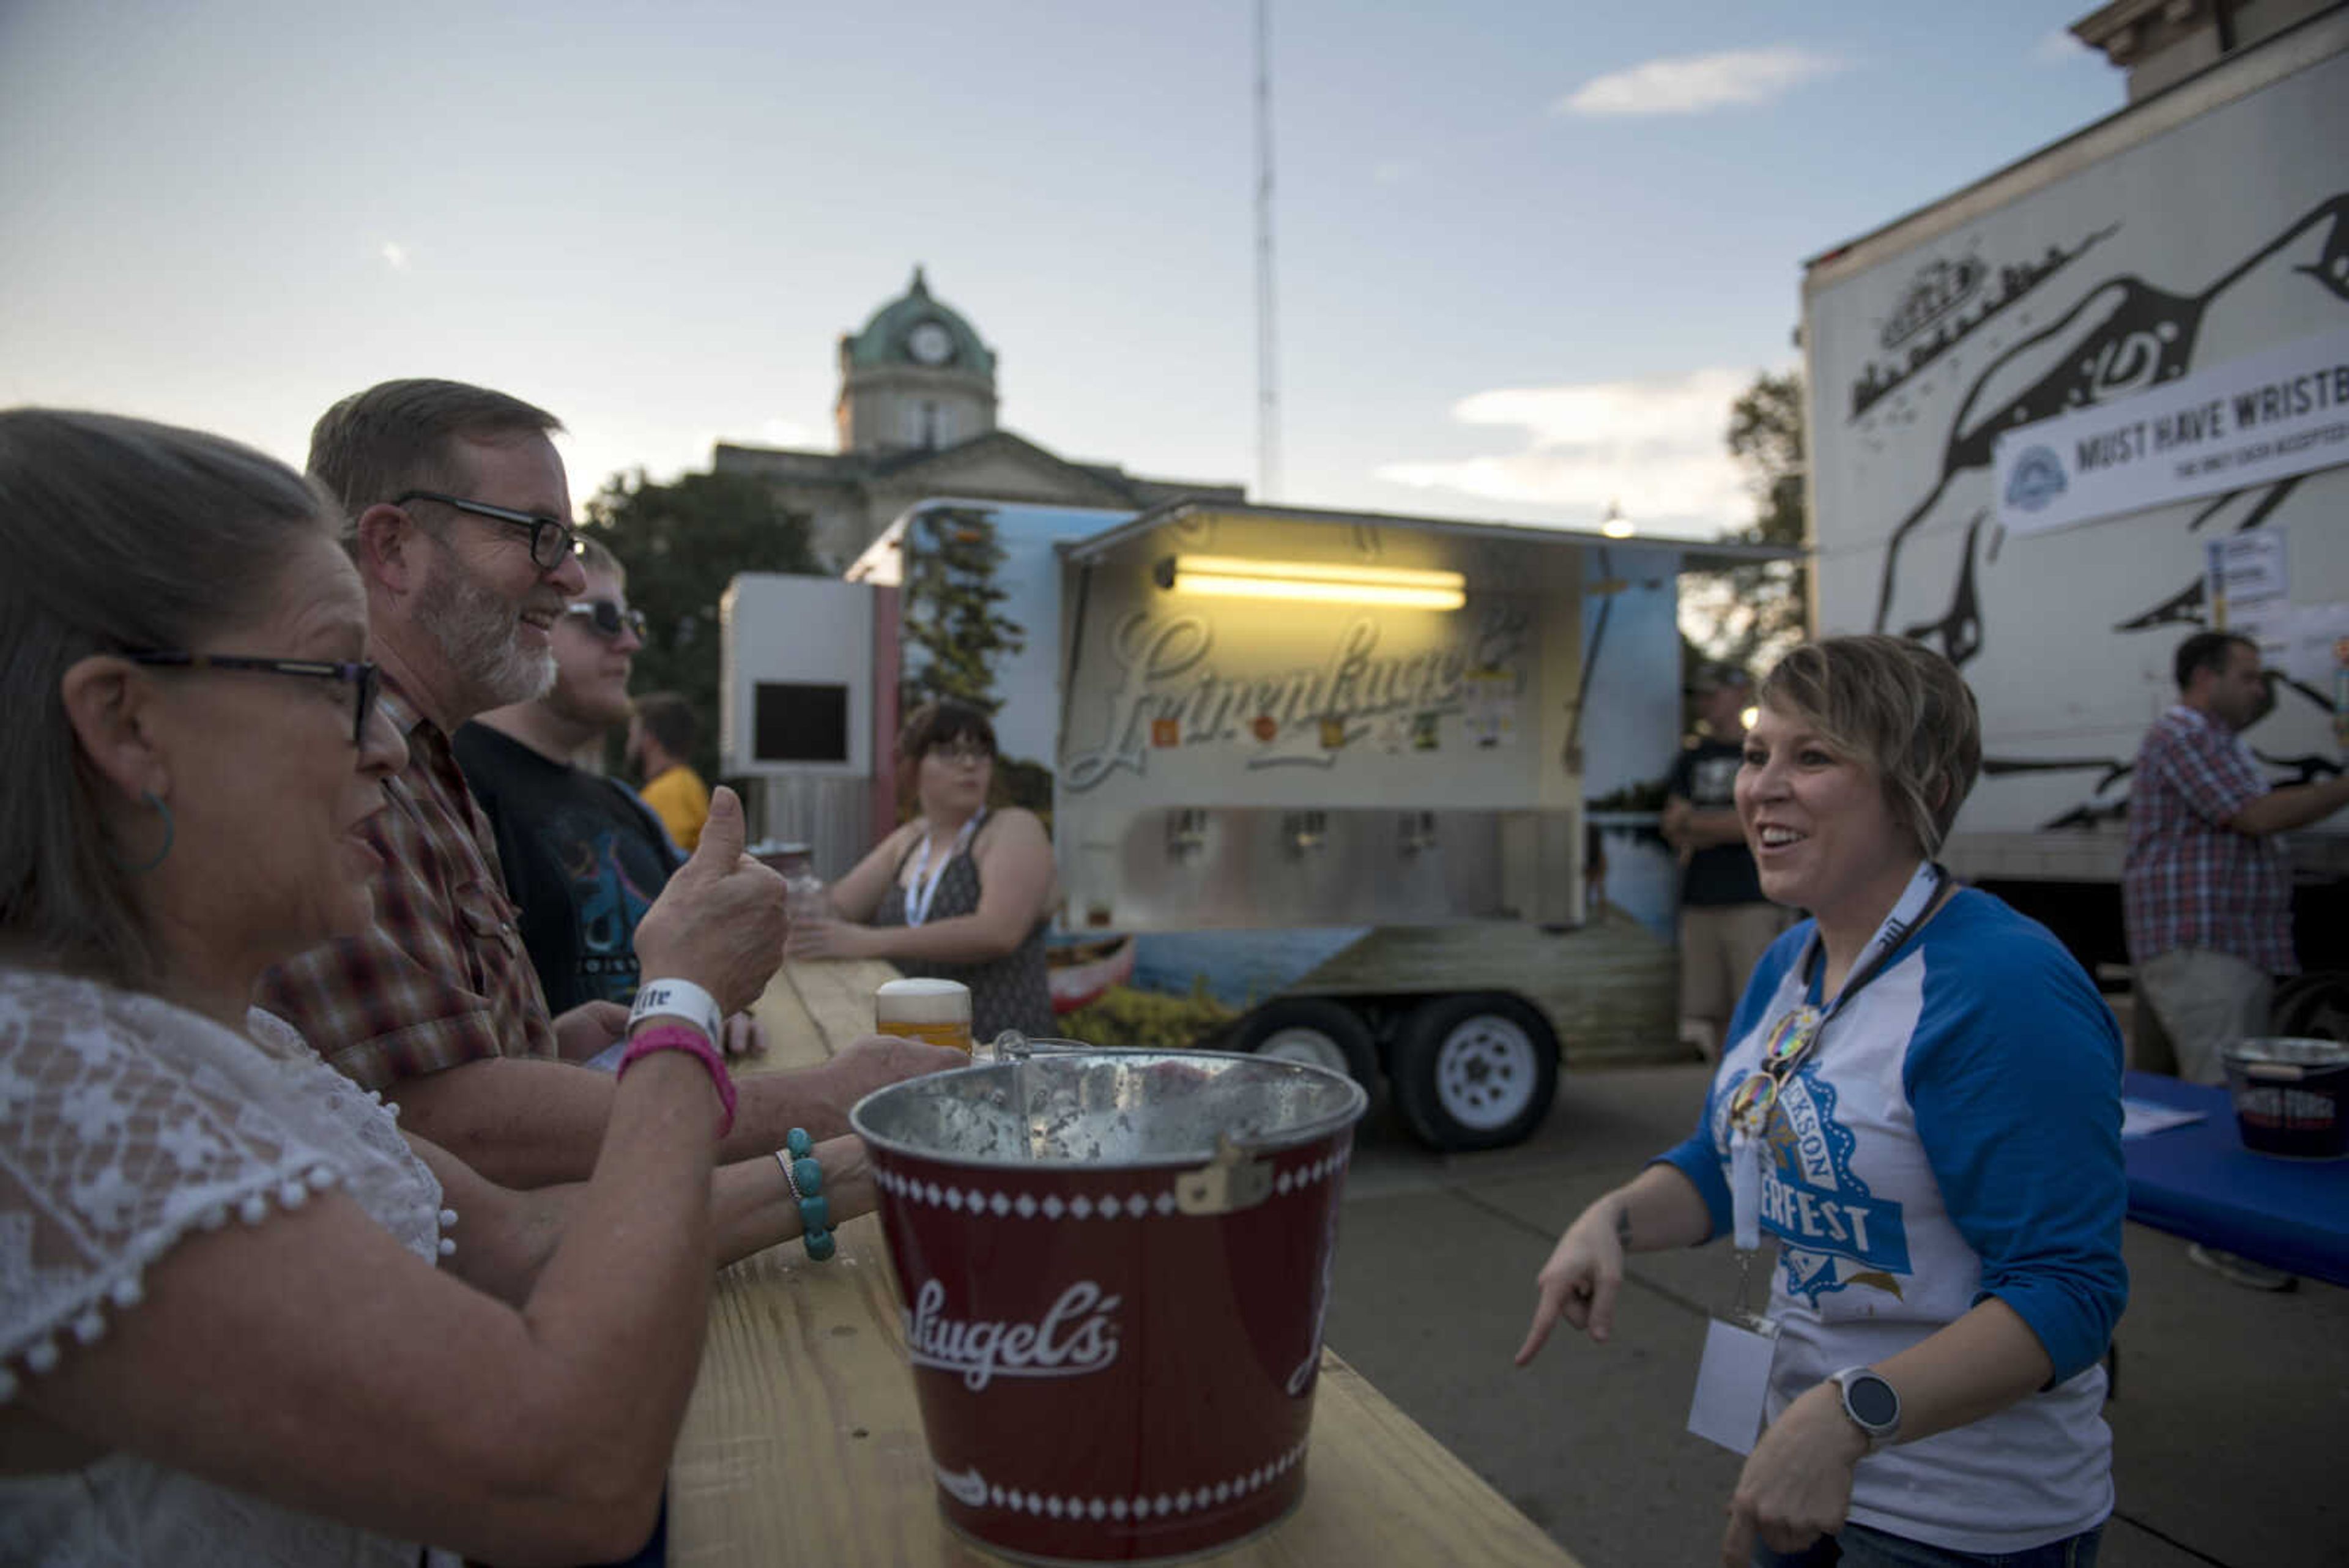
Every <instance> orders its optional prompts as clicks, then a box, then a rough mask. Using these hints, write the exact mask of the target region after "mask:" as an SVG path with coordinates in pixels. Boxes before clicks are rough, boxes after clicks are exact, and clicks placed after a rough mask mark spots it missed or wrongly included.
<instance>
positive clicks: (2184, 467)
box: [1802, 7, 2349, 1033]
mask: <svg viewBox="0 0 2349 1568" xmlns="http://www.w3.org/2000/svg"><path fill="white" fill-rule="evenodd" d="M2220 9H2221V11H2222V12H2223V11H2224V10H2225V9H2226V8H2224V7H2221V8H2220ZM2102 15H2103V14H2102V13H2099V16H2102ZM2095 21H2096V18H2091V23H2094V22H2095ZM2083 26H2084V27H2086V26H2090V24H2087V23H2084V24H2083ZM2344 149H2349V9H2344V8H2341V7H2335V8H2333V9H2332V10H2330V11H2327V12H2324V13H2323V14H2322V15H2320V16H2315V17H2313V19H2310V20H2308V21H2305V22H2302V23H2301V24H2300V25H2299V26H2294V27H2292V28H2290V29H2288V30H2285V31H2282V32H2281V33H2278V34H2276V35H2275V36H2270V37H2266V38H2264V39H2261V40H2260V41H2258V42H2256V43H2253V44H2251V45H2250V46H2249V47H2240V48H2238V49H2237V50H2236V51H2235V52H2234V53H2232V54H2229V55H2227V56H2225V57H2223V58H2220V60H2219V61H2218V62H2217V63H2216V64H2214V65H2211V66H2209V67H2208V68H2205V69H2202V70H2200V71H2199V73H2197V74H2194V75H2191V76H2189V77H2187V78H2185V79H2183V80H2181V81H2178V82H2177V83H2176V84H2175V85H2172V86H2169V87H2168V88H2164V89H2163V90H2159V91H2157V92H2152V93H2150V94H2148V95H2147V96H2144V97H2142V98H2141V99H2139V100H2138V101H2137V102H2135V103H2132V104H2131V105H2130V106H2129V107H2128V108H2127V109H2123V110H2122V111H2120V112H2119V113H2116V114H2115V115H2113V116H2111V117H2110V118H2108V119H2104V120H2101V121H2099V122H2097V123H2095V124H2094V125H2091V126H2089V127H2088V128H2087V129H2085V130H2082V131H2080V132H2079V133H2077V134H2076V135H2074V136H2071V137H2069V138H2067V139H2065V140H2063V141H2060V142H2058V143H2056V144H2055V145H2054V146H2051V147H2048V148H2046V149H2044V150H2043V151H2039V152H2037V153H2034V154H2033V155H2032V156H2030V157H2028V158H2025V159H2023V160H2022V161H2020V162H2017V163H2015V164H2013V165H2012V166H2010V167H2008V168H2005V169H2002V170H2000V171H1997V172H1995V173H1992V174H1991V175H1989V176H1987V177H1986V178H1984V179H1982V180H1981V181H1979V182H1976V183H1974V184H1972V185H1970V186H1968V187H1967V188H1965V189H1964V190H1961V191H1959V192H1956V193H1954V194H1952V195H1951V196H1949V197H1947V198H1946V199H1944V200H1942V201H1940V202H1934V203H1933V204H1932V205H1930V206H1928V207H1925V208H1923V209H1921V210H1920V211H1918V212H1915V213H1909V214H1908V215H1907V216H1905V217H1902V218H1900V219H1899V220H1898V221H1896V222H1894V223H1889V224H1888V225H1886V226H1885V227H1883V228H1881V229H1878V230H1877V231H1876V232H1874V233H1872V234H1866V235H1864V236H1862V237H1860V238H1858V239H1855V240H1853V241H1851V242H1850V243H1849V244H1843V245H1839V246H1837V247H1836V248H1835V249H1833V250H1831V251H1829V252H1827V253H1826V254H1823V255H1820V256H1818V257H1817V258H1816V259H1815V260H1812V261H1811V262H1809V263H1808V264H1807V265H1806V269H1805V275H1804V279H1803V287H1802V305H1803V315H1802V344H1803V348H1804V352H1805V361H1806V379H1807V394H1806V395H1807V398H1808V408H1807V425H1808V435H1809V453H1810V469H1809V475H1808V503H1809V526H1810V530H1811V541H1812V543H1813V545H1815V548H1816V560H1815V563H1814V569H1813V571H1812V574H1811V583H1812V585H1813V590H1812V591H1813V593H1814V595H1815V604H1814V606H1813V624H1814V626H1815V627H1816V628H1817V629H1818V630H1819V631H1821V632H1844V631H1867V630H1875V631H1886V632H1896V633H1900V634H1904V635H1907V636H1909V637H1915V638H1919V639H1923V640H1924V641H1926V642H1928V643H1929V644H1930V645H1931V646H1933V647H1935V648H1937V649H1940V650H1941V651H1942V652H1944V653H1946V654H1948V655H1949V657H1950V658H1951V659H1954V660H1955V661H1956V662H1957V664H1958V666H1959V668H1960V669H1961V670H1962V671H1963V672H1964V674H1965V676H1966V678H1967V680H1968V681H1969V682H1970V683H1971V685H1972V688H1973V690H1974V693H1975V695H1976V697H1977V698H1978V699H1979V701H1980V702H1981V706H1982V725H1983V750H1984V757H1983V766H1982V780H1981V783H1980V784H1978V785H1977V786H1976V788H1975V790H1974V793H1973V795H1972V797H1971V799H1970V800H1969V801H1968V802H1967V804H1966V806H1965V809H1964V811H1963V812H1962V813H1961V815H1960V816H1959V818H1958V820H1957V824H1956V828H1955V831H1954V834H1953V836H1952V837H1951V843H1950V845H1949V848H1948V853H1947V858H1948V860H1949V862H1950V864H1951V868H1952V869H1953V870H1955V871H1957V872H1958V873H1959V874H1960V875H1961V876H1964V877H1970V878H1971V879H1974V880H1976V881H1979V882H1981V883H1982V884H1983V885H1985V886H1987V887H1990V888H1992V889H1994V890H1996V891H1998V892H1999V893H2001V894H2002V896H2004V897H2005V898H2008V899H2009V900H2010V901H2011V902H2013V903H2014V904H2016V905H2018V906H2019V907H2021V908H2023V909H2024V910H2026V911H2027V912H2029V913H2031V914H2033V915H2034V916H2036V917H2037V918H2039V919H2043V920H2044V921H2046V922H2047V923H2048V924H2049V925H2050V926H2051V927H2052V928H2054V929H2055V931H2056V932H2057V934H2058V935H2060V936H2061V937H2063V938H2064V940H2065V941H2066V942H2067V944H2068V945H2070V946H2071V947H2072V949H2073V950H2074V951H2075V953H2076V954H2077V955H2078V956H2079V957H2080V958H2081V959H2082V961H2084V962H2085V963H2086V964H2088V965H2089V966H2090V967H2091V968H2092V970H2094V971H2097V972H2099V973H2100V974H2101V975H2102V976H2104V977H2105V978H2106V980H2107V981H2111V982H2113V983H2114V984H2115V985H2116V986H2117V985H2118V983H2119V982H2120V981H2121V978H2122V977H2123V975H2124V974H2125V971H2126V965H2127V951H2126V947H2125V943H2124V941H2123V937H2122V925H2121V895H2120V877H2121V869H2122V859H2123V851H2124V848H2125V846H2126V843H2127V823H2126V814H2127V804H2128V795H2129V783H2130V773H2131V771H2132V767H2133V764H2134V760H2135V757H2136V754H2137V747H2138V745H2139V743H2140V742H2141V740H2142V739H2143V737H2144V734H2145V732H2146V731H2147V728H2148V726H2150V725H2151V724H2152V722H2154V720H2155V719H2156V718H2157V717H2158V715H2159V713H2160V712H2161V711H2162V710H2163V709H2164V708H2165V707H2166V706H2168V704H2169V703H2171V702H2172V701H2175V700H2176V695H2177V689H2176V685H2175V681H2174V680H2173V676H2172V662H2173V659H2174V656H2175V653H2176V650H2177V648H2178V644H2179V643H2180V642H2181V641H2183V640H2184V639H2185V638H2186V637H2187V636H2189V634H2191V633H2193V632H2195V631H2198V630H2200V629H2202V628H2209V627H2224V628H2230V629H2234V630H2239V631H2242V632H2244V633H2246V634H2247V635H2250V636H2251V637H2253V638H2254V639H2257V640H2258V641H2259V642H2260V644H2261V648H2262V649H2263V651H2264V654H2265V658H2266V663H2267V667H2268V670H2269V671H2270V675H2271V693H2272V696H2273V698H2274V704H2273V707H2272V710H2271V711H2270V712H2269V713H2268V714H2267V715H2266V717H2264V718H2263V719H2261V721H2260V722H2258V723H2256V724H2255V725H2253V726H2252V727H2251V729H2250V730H2249V731H2247V732H2245V736H2244V739H2245V740H2246V741H2247V742H2249V744H2250V745H2251V749H2252V751H2253V752H2254V753H2255V754H2256V755H2257V756H2258V758H2259V759H2260V762H2261V765H2262V766H2263V767H2264V768H2265V769H2266V771H2267V772H2268V774H2270V776H2271V778H2272V779H2273V780H2274V781H2276V782H2277V783H2279V784H2283V783H2292V782H2301V781H2306V780H2310V779H2313V778H2318V777H2322V776H2324V775H2326V774H2332V773H2334V772H2337V771H2338V769H2339V767H2340V765H2341V758H2342V745H2343V738H2344V733H2349V466H2344V464H2349V160H2344ZM2290 853H2291V856H2292V863H2293V865H2294V867H2295V873H2296V880H2297V888H2296V893H2297V901H2298V911H2299V913H2298V920H2297V929H2298V934H2299V940H2300V951H2301V957H2302V962H2303V963H2304V964H2305V965H2307V966H2309V967H2310V968H2311V969H2312V970H2313V971H2319V972H2317V973H2315V974H2313V976H2312V977H2311V978H2309V979H2307V980H2304V981H2302V982H2300V983H2299V984H2298V985H2296V986H2295V987H2292V988H2288V989H2287V991H2286V992H2284V994H2283V996H2282V999H2281V1002H2280V1008H2279V1012H2280V1014H2281V1015H2282V1016H2280V1018H2279V1021H2278V1022H2279V1026H2280V1027H2282V1028H2283V1029H2285V1030H2286V1031H2287V1032H2291V1033H2308V1032H2311V1031H2312V1030H2313V1029H2315V1028H2319V1027H2325V1026H2326V1024H2325V1020H2327V1019H2330V1020H2331V1021H2332V1023H2331V1025H2330V1027H2332V1028H2334V1029H2337V1028H2339V1027H2340V1026H2342V1025H2344V1024H2349V1011H2344V997H2343V993H2342V990H2341V985H2340V980H2341V977H2340V975H2339V973H2338V972H2337V971H2340V970H2341V969H2342V968H2344V965H2349V960H2344V942H2349V936H2344V933H2349V907H2344V896H2343V887H2344V883H2343V878H2344V871H2349V821H2344V819H2343V818H2341V817H2338V816H2336V817H2335V818H2333V820H2331V821H2329V822H2327V823H2324V824H2323V825H2322V826H2320V827H2318V828H2316V829H2313V830H2310V831H2307V832H2303V833H2300V834H2297V835H2294V836H2292V842H2291V844H2290ZM2325 971H2331V972H2325Z"/></svg>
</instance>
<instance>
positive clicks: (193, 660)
mask: <svg viewBox="0 0 2349 1568" xmlns="http://www.w3.org/2000/svg"><path fill="white" fill-rule="evenodd" d="M122 657H123V658H125V659H129V660H130V662H131V663H133V664H155V665H162V666H166V667H169V668H172V669H178V670H259V671H261V672H262V673H263V674H264V675H300V676H304V677H306V678H308V679H310V680H339V681H342V682H343V683H344V684H346V685H347V686H349V687H351V688H352V689H353V691H354V692H355V696H354V699H353V701H352V704H351V707H352V713H351V744H352V745H354V746H364V745H366V744H367V719H368V718H369V716H370V715H372V714H373V713H374V712H375V700H376V695H377V693H378V691H379V690H380V689H381V686H382V672H381V671H380V670H378V669H377V667H376V666H375V665H373V664H350V663H344V662H340V661H337V660H335V659H258V658H254V657H252V656H250V655H247V654H242V653H190V652H187V651H185V650H184V649H162V648H142V649H131V650H129V651H128V652H126V653H124V654H123V655H122Z"/></svg>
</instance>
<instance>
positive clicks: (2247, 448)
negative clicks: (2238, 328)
mask: <svg viewBox="0 0 2349 1568" xmlns="http://www.w3.org/2000/svg"><path fill="white" fill-rule="evenodd" d="M2338 462H2349V330H2344V331H2339V332H2329V333H2326V334H2324V335H2323V336H2321V337H2303V338H2301V339H2299V340H2298V341H2296V342H2292V343H2287V344H2284V345H2282V347H2279V348H2270V349H2267V350H2266V351H2264V352H2262V353H2258V354H2251V355H2247V356H2245V357H2244V358H2240V359H2234V360H2230V361H2229V362H2228V363H2226V364H2224V365H2219V366H2214V367H2212V368H2211V369H2208V370H2203V371H2199V372H2197V373H2196V374H2194V375H2191V376H2181V377H2179V378H2178V379H2176V380H2174V381H2169V382H2165V383H2164V384H2163V385H2161V386H2159V387H2157V388H2155V389H2153V390H2151V391H2147V392H2140V393H2138V394H2137V396H2135V397H2129V398H2118V399H2115V400H2112V401H2110V402H2106V403H2099V404H2097V405H2095V407H2094V408H2087V409H2080V410H2075V411H2073V412H2071V413H2068V414H2059V415H2057V416H2056V417H2055V418H2054V419H2052V420H2042V421H2039V422H2038V423H2036V424H2029V425H2019V426H2017V427H2016V428H2014V429H2013V430H2011V431H2002V432H2001V433H2000V435H1999V438H1998V441H1997V445H1996V447H1995V448H1994V450H1993V453H1992V463H1993V464H1994V465H1995V469H1996V472H1997V484H1998V492H1997V493H1998V520H1999V521H2000V522H2001V523H2002V524H2004V525H2005V526H2006V528H2007V529H2008V531H2009V532H2011V533H2017V534H2041V533H2045V532H2046V531H2047V530H2049V529H2051V528H2066V527H2069V526H2071V525H2072V524H2075V523H2086V522H2090V521H2092V520H2094V519H2095V518H2098V517H2109V516H2112V515H2113V514H2116V513H2121V512H2137V511H2141V510H2143V509H2144V508H2146V507H2148V506H2160V505H2164V504H2168V503H2169V502H2173V501H2185V500H2189V499H2190V498H2192V497H2194V496H2198V495H2215V494H2218V493H2221V492H2223V491H2229V490H2240V489H2242V488H2243V487H2245V486H2246V485H2252V484H2264V483H2271V482H2272V481H2275V480H2279V479H2287V478H2290V477H2291V476H2292V475H2293V474H2295V473H2306V472H2310V471H2311V470H2313V469H2319V468H2329V467H2331V466H2332V465H2333V464H2334V463H2338Z"/></svg>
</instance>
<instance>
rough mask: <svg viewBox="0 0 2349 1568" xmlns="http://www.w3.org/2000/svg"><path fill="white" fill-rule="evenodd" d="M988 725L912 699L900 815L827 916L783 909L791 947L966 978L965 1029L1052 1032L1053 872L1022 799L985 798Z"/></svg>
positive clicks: (901, 739) (989, 774) (960, 710)
mask: <svg viewBox="0 0 2349 1568" xmlns="http://www.w3.org/2000/svg"><path fill="white" fill-rule="evenodd" d="M995 756H996V748H995V727H994V726H993V725H992V724H990V723H988V720H987V715H986V714H984V713H982V712H980V711H978V709H976V708H973V707H970V706H969V705H968V704H966V703H962V702H955V701H938V702H927V703H924V704H923V705H922V706H921V707H919V708H917V709H916V710H915V711H914V712H913V714H912V715H911V716H910V717H909V718H908V719H907V720H906V722H905V728H904V729H903V730H902V731H900V732H899V733H898V736H897V777H898V784H899V788H900V791H901V793H902V794H906V795H909V796H911V798H912V802H913V805H914V806H915V815H914V817H913V820H911V821H910V822H907V823H906V824H905V825H904V826H901V827H899V828H898V829H897V830H896V831H895V832H894V833H892V834H890V835H889V836H887V837H886V838H884V839H883V840H882V841H881V843H880V845H879V846H877V847H875V848H874V851H873V853H871V854H870V855H867V856H866V857H864V859H863V860H861V861H859V862H858V863H857V866H856V868H855V869H854V870H853V871H851V872H850V873H849V874H848V875H847V876H845V877H842V878H841V880H840V882H839V883H838V884H837V885H836V886H834V887H833V888H832V889H831V890H830V894H829V900H830V904H831V909H832V912H833V914H834V915H835V916H836V917H838V918H837V919H831V920H822V921H814V920H807V919H800V920H798V921H795V922H794V924H793V926H792V940H791V953H792V957H794V958H877V959H886V960H887V961H890V962H891V963H893V964H895V965H896V966H897V968H898V969H899V970H900V971H903V972H905V974H908V975H923V976H934V977H936V978H938V979H941V980H957V981H961V982H962V983H963V984H965V985H967V986H968V987H970V1008H971V1035H972V1037H973V1038H974V1039H976V1040H978V1041H981V1042H985V1041H988V1040H992V1039H994V1038H995V1037H996V1035H997V1034H999V1033H1001V1032H1002V1031H1004V1030H1006V1029H1017V1030H1018V1031H1019V1033H1022V1034H1026V1035H1029V1036H1030V1037H1031V1038H1032V1037H1034V1036H1038V1035H1049V1034H1050V1033H1052V997H1051V992H1050V988H1049V986H1048V985H1047V982H1046V980H1045V970H1044V928H1045V925H1046V921H1047V916H1048V913H1049V911H1050V909H1051V908H1052V903H1053V900H1054V899H1055V898H1057V897H1058V886H1057V884H1058V878H1057V877H1056V876H1055V875H1054V872H1053V867H1052V843H1051V840H1050V837H1048V836H1046V834H1045V832H1044V825H1043V824H1042V823H1040V822H1039V821H1038V820H1037V819H1036V815H1035V813H1033V812H1030V811H1023V810H1021V809H1020V808H1019V807H1018V806H1016V805H1009V806H1002V807H999V808H997V809H993V810H990V809H988V805H987V794H988V785H989V784H991V783H992V782H993V779H994V774H995Z"/></svg>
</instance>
